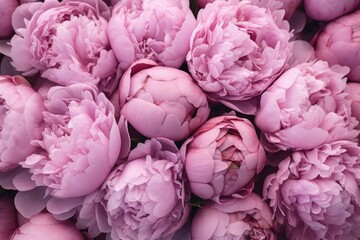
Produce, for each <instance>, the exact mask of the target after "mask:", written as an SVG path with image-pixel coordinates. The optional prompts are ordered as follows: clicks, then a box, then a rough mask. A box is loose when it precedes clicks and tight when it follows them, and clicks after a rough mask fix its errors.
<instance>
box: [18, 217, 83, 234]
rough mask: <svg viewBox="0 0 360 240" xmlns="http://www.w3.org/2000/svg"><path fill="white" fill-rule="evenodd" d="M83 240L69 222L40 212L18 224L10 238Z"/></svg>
mask: <svg viewBox="0 0 360 240" xmlns="http://www.w3.org/2000/svg"><path fill="white" fill-rule="evenodd" d="M30 239H31V240H46V239H52V240H65V239H68V240H70V239H71V240H85V239H86V238H85V237H84V235H83V234H82V233H81V232H80V230H78V229H77V228H76V227H75V225H74V224H73V223H71V222H62V221H59V220H56V219H55V218H54V217H53V216H52V215H51V214H50V213H41V214H38V215H36V216H34V217H32V218H30V219H29V221H28V222H26V223H24V224H23V225H22V226H20V227H19V228H18V229H17V230H16V231H15V232H14V234H13V236H12V237H11V240H30Z"/></svg>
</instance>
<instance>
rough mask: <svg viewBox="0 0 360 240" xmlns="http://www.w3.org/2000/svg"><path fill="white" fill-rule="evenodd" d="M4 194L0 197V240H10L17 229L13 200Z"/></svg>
mask: <svg viewBox="0 0 360 240" xmlns="http://www.w3.org/2000/svg"><path fill="white" fill-rule="evenodd" d="M5 194H6V193H5ZM5 194H1V196H0V216H1V218H0V239H1V240H10V238H11V235H12V234H13V232H14V231H15V229H16V228H17V227H18V221H17V214H16V209H15V206H14V199H13V198H12V197H9V196H6V195H5Z"/></svg>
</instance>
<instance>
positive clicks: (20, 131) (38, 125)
mask: <svg viewBox="0 0 360 240" xmlns="http://www.w3.org/2000/svg"><path fill="white" fill-rule="evenodd" d="M44 110H45V107H44V103H43V100H42V98H41V96H40V95H39V94H38V93H37V92H35V91H34V90H33V89H32V88H31V86H30V84H29V83H28V82H27V81H26V80H25V79H24V78H22V77H20V76H14V77H11V76H0V116H1V117H0V119H1V121H0V172H5V171H9V170H12V169H14V168H16V167H17V166H19V162H20V161H23V160H24V159H25V158H26V157H27V156H29V155H30V154H32V153H33V152H34V151H35V149H36V148H35V147H34V146H33V145H32V144H31V141H32V140H38V139H40V138H41V132H42V130H43V128H44V123H43V119H42V112H43V111H44Z"/></svg>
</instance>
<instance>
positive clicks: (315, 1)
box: [304, 0, 360, 21]
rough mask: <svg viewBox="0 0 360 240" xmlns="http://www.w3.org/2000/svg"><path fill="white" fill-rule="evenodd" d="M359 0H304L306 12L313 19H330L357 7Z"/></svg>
mask: <svg viewBox="0 0 360 240" xmlns="http://www.w3.org/2000/svg"><path fill="white" fill-rule="evenodd" d="M359 4H360V0H342V1H338V0H304V9H305V12H306V14H307V15H308V16H309V17H311V18H312V19H315V20H320V21H330V20H333V19H335V18H337V17H340V16H343V15H346V14H347V13H349V12H352V11H354V10H355V9H357V8H358V7H359Z"/></svg>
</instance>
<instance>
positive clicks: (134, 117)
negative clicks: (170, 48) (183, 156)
mask: <svg viewBox="0 0 360 240" xmlns="http://www.w3.org/2000/svg"><path fill="white" fill-rule="evenodd" d="M119 91H120V108H121V114H123V115H124V116H125V118H126V119H127V120H128V121H129V123H130V124H131V125H132V126H133V127H134V128H135V129H136V130H137V131H138V132H140V133H141V134H143V135H144V136H146V137H149V138H151V137H166V138H169V139H171V140H174V141H177V140H182V139H185V138H187V137H188V136H189V135H190V134H191V133H192V132H194V131H195V130H196V129H197V128H198V127H200V125H201V124H203V123H204V122H205V121H206V120H207V118H208V115H209V112H210V109H209V106H208V102H207V99H206V96H205V94H204V93H203V92H202V91H201V89H200V88H199V86H197V85H196V83H195V82H194V81H193V79H192V78H191V76H190V75H189V74H188V73H186V72H184V71H181V70H179V69H175V68H170V67H163V66H157V64H156V63H155V62H153V61H151V60H145V59H144V60H139V61H137V62H135V63H134V64H133V65H131V67H130V68H129V69H128V70H127V71H126V72H125V73H124V75H123V77H122V79H121V81H120V87H119Z"/></svg>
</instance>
